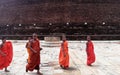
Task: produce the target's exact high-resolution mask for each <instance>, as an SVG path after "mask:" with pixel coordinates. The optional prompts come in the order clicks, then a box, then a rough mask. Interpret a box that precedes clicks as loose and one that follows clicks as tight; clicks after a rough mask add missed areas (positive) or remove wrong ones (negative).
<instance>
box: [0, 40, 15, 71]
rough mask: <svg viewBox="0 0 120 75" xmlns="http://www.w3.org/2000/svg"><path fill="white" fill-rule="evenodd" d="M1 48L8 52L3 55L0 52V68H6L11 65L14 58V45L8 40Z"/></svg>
mask: <svg viewBox="0 0 120 75" xmlns="http://www.w3.org/2000/svg"><path fill="white" fill-rule="evenodd" d="M0 50H1V51H2V52H3V53H5V54H6V56H2V55H1V54H0V70H2V69H3V68H6V67H8V66H9V65H10V63H11V61H12V58H13V46H12V43H11V42H10V41H7V42H5V43H4V44H3V46H2V47H1V48H0Z"/></svg>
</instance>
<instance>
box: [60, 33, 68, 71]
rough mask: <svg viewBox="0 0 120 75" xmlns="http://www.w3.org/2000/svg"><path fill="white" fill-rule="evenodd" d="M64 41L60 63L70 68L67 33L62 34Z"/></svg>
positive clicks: (65, 67) (62, 66)
mask: <svg viewBox="0 0 120 75" xmlns="http://www.w3.org/2000/svg"><path fill="white" fill-rule="evenodd" d="M62 40H63V41H62V43H61V48H60V54H59V64H60V67H61V68H63V69H67V68H69V53H68V42H67V40H66V37H65V35H63V36H62Z"/></svg>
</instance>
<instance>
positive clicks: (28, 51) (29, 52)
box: [26, 37, 32, 62]
mask: <svg viewBox="0 0 120 75" xmlns="http://www.w3.org/2000/svg"><path fill="white" fill-rule="evenodd" d="M31 41H32V38H31V37H28V42H27V43H26V48H27V53H28V58H27V62H28V60H30V56H31V55H30V54H31V51H30V48H29V46H30V43H31Z"/></svg>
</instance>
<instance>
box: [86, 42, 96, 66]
mask: <svg viewBox="0 0 120 75" xmlns="http://www.w3.org/2000/svg"><path fill="white" fill-rule="evenodd" d="M86 45H87V47H86V53H87V65H91V64H92V63H93V62H95V53H94V46H93V43H92V41H89V42H87V43H86Z"/></svg>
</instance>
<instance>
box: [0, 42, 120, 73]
mask: <svg viewBox="0 0 120 75" xmlns="http://www.w3.org/2000/svg"><path fill="white" fill-rule="evenodd" d="M25 42H26V41H22V42H21V41H17V42H16V43H13V47H14V57H13V61H12V63H11V65H10V66H9V67H8V69H9V70H10V72H9V73H6V72H4V71H3V70H0V75H38V74H37V73H36V71H33V72H28V73H26V72H25V66H26V64H27V61H26V59H27V51H26V48H25ZM43 42H44V41H41V45H42V44H43ZM94 45H95V54H96V62H95V63H94V64H93V66H91V67H90V66H87V65H86V52H85V47H86V43H85V41H81V42H79V41H69V54H70V68H69V69H68V70H63V69H61V68H60V67H59V64H58V56H59V49H60V48H59V47H42V48H43V50H42V51H41V65H40V66H41V70H40V71H41V72H42V73H43V75H120V60H119V58H120V42H119V41H111V42H109V41H94Z"/></svg>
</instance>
